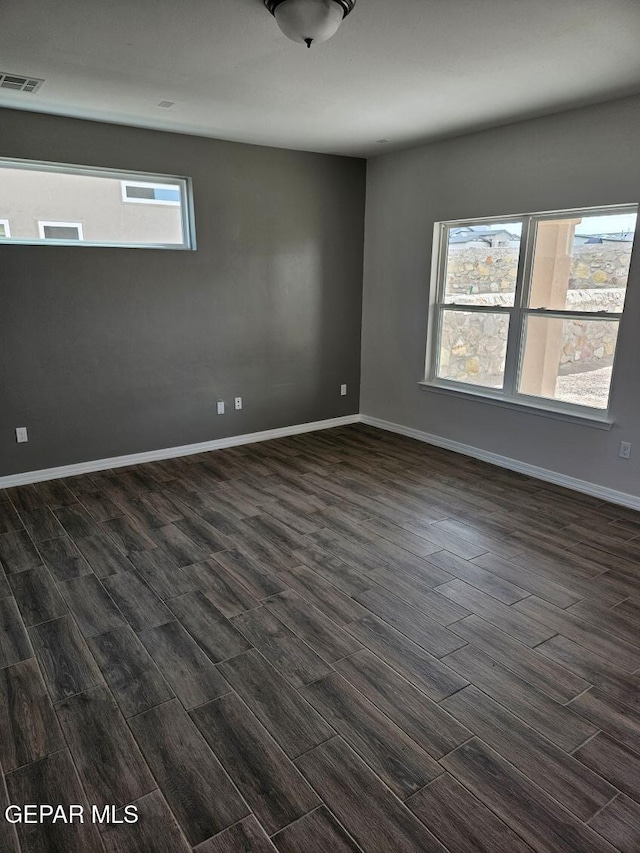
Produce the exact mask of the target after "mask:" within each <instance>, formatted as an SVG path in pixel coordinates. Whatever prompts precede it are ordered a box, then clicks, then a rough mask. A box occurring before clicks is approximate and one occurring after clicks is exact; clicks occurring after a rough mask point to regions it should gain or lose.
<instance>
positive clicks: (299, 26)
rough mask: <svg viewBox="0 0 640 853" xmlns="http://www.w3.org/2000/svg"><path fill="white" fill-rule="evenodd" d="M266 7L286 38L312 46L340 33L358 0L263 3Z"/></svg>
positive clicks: (281, 0) (268, 0) (275, 0)
mask: <svg viewBox="0 0 640 853" xmlns="http://www.w3.org/2000/svg"><path fill="white" fill-rule="evenodd" d="M264 5H265V6H266V7H267V9H268V10H269V11H270V12H271V14H272V15H273V16H274V18H275V19H276V21H277V23H278V26H279V27H280V29H281V30H282V32H283V33H284V34H285V36H286V37H287V38H289V39H291V41H295V42H297V43H298V44H306V46H307V47H311V45H312V44H319V43H320V42H322V41H326V40H327V39H330V38H331V36H333V35H335V34H336V33H337V31H338V28H339V26H340V24H341V23H342V21H343V19H344V18H346V17H347V15H348V14H349V12H351V11H352V10H353V7H354V6H355V5H356V0H264Z"/></svg>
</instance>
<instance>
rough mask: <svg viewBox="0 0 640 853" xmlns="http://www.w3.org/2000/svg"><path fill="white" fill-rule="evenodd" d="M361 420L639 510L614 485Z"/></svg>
mask: <svg viewBox="0 0 640 853" xmlns="http://www.w3.org/2000/svg"><path fill="white" fill-rule="evenodd" d="M361 421H362V423H364V424H368V425H369V426H373V427H377V428H378V429H384V430H387V431H388V432H397V433H398V434H399V435H406V436H408V437H409V438H415V439H417V440H418V441H424V442H425V443H426V444H433V445H434V446H435V447H442V448H444V449H445V450H453V451H454V452H455V453H461V454H463V455H464V456H472V457H473V458H474V459H480V460H481V461H482V462H490V463H491V464H492V465H498V466H499V467H500V468H508V469H509V470H510V471H517V472H518V473H519V474H526V475H527V476H529V477H534V478H535V479H536V480H544V481H545V482H547V483H553V484H554V485H556V486H564V487H565V488H566V489H572V490H573V491H574V492H582V493H583V494H585V495H591V496H592V497H594V498H601V499H602V500H603V501H609V502H610V503H614V504H620V505H621V506H626V507H629V508H630V509H637V510H640V497H638V496H636V495H630V494H628V493H627V492H619V491H616V490H615V489H609V488H607V487H606V486H599V485H598V484H597V483H590V482H589V481H588V480H578V479H576V478H575V477H568V476H566V475H565V474H559V473H558V472H557V471H550V470H548V469H547V468H539V467H538V466H537V465H529V464H527V463H526V462H520V461H519V460H518V459H511V458H510V457H509V456H500V455H499V454H497V453H490V452H489V451H487V450H481V449H480V448H479V447H473V446H472V445H470V444H461V443H460V442H459V441H451V439H448V438H443V437H442V436H439V435H431V434H430V433H428V432H422V431H421V430H419V429H413V428H412V427H406V426H402V425H401V424H394V423H392V422H391V421H383V420H380V419H379V418H372V417H370V416H369V415H362V416H361Z"/></svg>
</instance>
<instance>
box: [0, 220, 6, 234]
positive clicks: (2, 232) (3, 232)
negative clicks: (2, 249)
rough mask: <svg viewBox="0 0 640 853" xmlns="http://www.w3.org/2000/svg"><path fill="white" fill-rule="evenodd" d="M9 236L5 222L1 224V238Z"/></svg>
mask: <svg viewBox="0 0 640 853" xmlns="http://www.w3.org/2000/svg"><path fill="white" fill-rule="evenodd" d="M6 236H7V229H6V228H5V225H4V222H0V237H6Z"/></svg>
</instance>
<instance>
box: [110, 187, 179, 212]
mask: <svg viewBox="0 0 640 853" xmlns="http://www.w3.org/2000/svg"><path fill="white" fill-rule="evenodd" d="M127 187H151V188H152V189H154V190H175V189H176V185H175V184H160V183H157V182H152V181H120V193H121V195H122V201H123V202H124V203H125V204H159V205H164V206H166V207H180V205H181V204H182V202H181V201H180V200H178V201H171V200H169V199H157V198H131V197H130V196H128V195H127ZM178 189H179V190H181V187H178Z"/></svg>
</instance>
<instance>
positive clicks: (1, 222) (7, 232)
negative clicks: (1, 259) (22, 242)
mask: <svg viewBox="0 0 640 853" xmlns="http://www.w3.org/2000/svg"><path fill="white" fill-rule="evenodd" d="M0 225H2V226H4V237H1V236H0V240H7V239H9V238H10V237H11V227H10V226H9V220H8V219H0Z"/></svg>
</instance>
